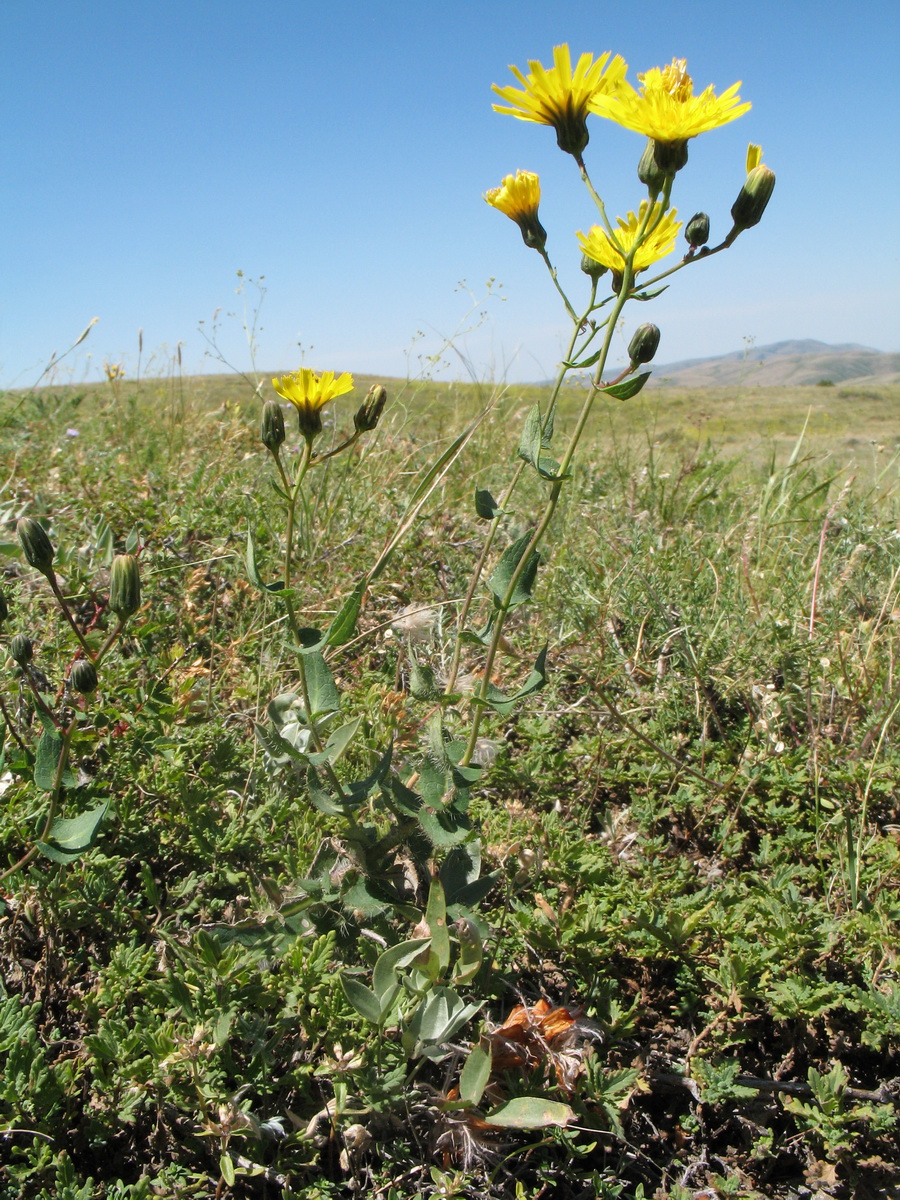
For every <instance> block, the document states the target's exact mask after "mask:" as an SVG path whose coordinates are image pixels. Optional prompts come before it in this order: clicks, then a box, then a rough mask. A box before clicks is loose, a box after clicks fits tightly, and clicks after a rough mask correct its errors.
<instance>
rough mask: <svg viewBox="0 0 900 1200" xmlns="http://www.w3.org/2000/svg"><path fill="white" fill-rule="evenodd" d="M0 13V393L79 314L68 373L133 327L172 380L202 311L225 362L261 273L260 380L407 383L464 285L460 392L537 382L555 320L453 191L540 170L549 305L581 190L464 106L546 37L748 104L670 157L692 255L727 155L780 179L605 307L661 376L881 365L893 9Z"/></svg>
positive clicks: (729, 166) (533, 7)
mask: <svg viewBox="0 0 900 1200" xmlns="http://www.w3.org/2000/svg"><path fill="white" fill-rule="evenodd" d="M3 24H4V38H3V42H4V46H3V69H2V72H0V92H2V97H0V101H2V112H3V114H4V120H3V126H4V131H3V143H4V151H3V174H2V182H0V229H2V235H0V278H2V283H0V382H2V383H3V384H5V385H8V386H27V385H29V384H30V383H32V382H33V379H34V378H35V377H36V376H37V375H38V374H39V372H40V371H41V368H42V367H43V365H44V363H45V362H46V361H47V359H48V357H49V355H50V353H51V352H52V351H54V350H56V351H58V352H61V351H62V350H63V349H65V347H66V346H68V345H69V344H70V343H71V342H72V341H74V339H75V338H76V337H77V336H78V334H79V333H80V331H81V330H82V329H83V328H84V326H85V325H86V324H87V322H88V321H89V320H90V319H91V318H92V317H95V316H96V317H99V318H100V320H99V323H98V324H97V325H96V327H95V328H94V329H93V331H92V333H91V335H90V337H89V339H88V340H87V341H86V342H85V343H84V345H83V346H82V347H81V348H80V351H79V355H80V357H79V355H76V356H74V373H75V378H80V377H82V376H83V375H85V373H87V372H91V371H93V372H96V371H97V370H98V369H99V367H100V366H101V364H102V361H103V359H104V358H108V359H110V360H112V361H118V360H122V361H123V362H124V364H125V366H126V368H127V369H128V371H129V372H132V371H133V370H134V368H135V366H136V360H137V338H138V330H139V329H143V331H144V333H143V337H144V358H145V360H146V359H147V358H148V357H149V356H151V355H153V354H155V356H156V357H155V362H154V363H153V364H152V365H151V370H152V369H163V368H164V366H165V364H166V362H167V361H169V359H170V357H171V355H172V354H173V353H174V351H175V347H176V345H177V344H178V343H183V361H184V366H185V369H186V370H188V371H203V370H212V369H215V367H214V365H213V364H211V363H210V360H208V359H205V358H204V343H203V340H202V338H201V337H200V335H199V333H198V323H199V322H200V321H205V322H206V323H207V325H206V327H207V328H209V325H210V322H211V319H212V316H213V313H214V312H215V310H217V309H221V310H222V317H223V321H224V324H223V330H222V344H223V347H224V348H225V350H226V352H227V353H228V355H229V356H230V357H232V358H233V359H234V360H235V361H236V362H237V365H239V366H241V367H246V365H247V355H246V351H245V350H244V349H243V348H242V344H241V335H240V331H239V328H238V323H237V322H235V321H232V320H230V319H228V318H227V316H226V314H227V313H228V312H231V311H233V310H234V307H235V304H236V303H237V299H236V297H235V294H234V289H235V285H236V275H235V273H236V271H237V270H238V269H241V270H243V271H244V272H245V273H246V275H248V276H250V277H255V276H258V275H264V276H265V281H266V287H267V289H268V294H267V296H266V300H265V304H264V306H263V310H262V321H261V323H262V327H263V328H262V333H261V335H260V339H259V342H260V348H259V356H258V361H259V366H260V367H261V368H262V369H263V370H272V371H274V370H287V369H291V368H295V367H296V366H298V365H299V364H300V362H301V357H304V358H305V362H306V365H308V366H313V367H315V368H317V369H320V370H323V369H334V370H356V371H365V372H374V373H381V374H385V375H403V374H405V373H406V371H407V368H408V367H409V369H410V371H411V372H412V373H415V372H416V371H417V370H418V366H419V364H418V355H420V354H423V353H425V354H427V353H430V352H432V351H434V350H435V349H437V348H438V346H439V345H440V337H439V335H441V334H452V333H453V331H454V329H455V328H456V327H457V325H458V324H459V323H460V322H461V321H463V320H464V318H465V314H466V312H467V311H468V309H469V306H470V297H469V295H468V293H467V290H468V291H469V292H471V293H472V295H473V296H474V297H475V299H476V300H477V301H480V300H481V299H482V298H483V297H484V295H485V281H486V280H488V279H489V278H493V279H495V280H496V281H497V284H502V290H501V291H500V293H499V294H500V295H502V296H505V297H506V299H505V300H504V301H500V300H492V301H489V302H488V303H487V305H486V311H487V314H488V315H487V318H486V320H485V322H484V323H483V324H482V326H481V327H480V328H479V329H478V330H477V331H475V332H472V333H469V334H468V335H466V336H464V337H462V338H461V339H460V341H459V348H460V350H461V352H462V353H463V354H464V355H465V356H467V357H468V359H469V361H470V362H471V363H472V364H473V367H474V369H475V370H476V372H477V373H478V374H479V375H481V376H492V377H494V378H504V377H505V378H507V379H510V380H521V379H536V378H544V377H546V376H548V375H550V374H551V372H552V371H553V368H554V364H555V363H556V361H557V359H558V358H559V357H560V349H561V344H562V338H563V336H564V334H565V332H566V319H565V315H564V313H563V312H562V311H561V308H560V305H559V302H558V300H557V298H556V295H555V292H554V291H553V289H552V286H551V285H550V282H549V279H548V278H547V274H546V270H545V268H544V267H543V264H542V263H541V260H540V258H539V257H538V255H536V254H535V253H534V252H532V251H528V250H526V248H525V246H524V245H523V244H522V242H521V239H520V237H519V234H518V231H517V229H516V228H515V226H514V225H513V224H512V222H510V221H508V220H507V219H506V218H505V217H503V216H502V215H501V214H499V213H497V212H495V211H494V210H493V209H491V208H489V207H488V205H486V204H485V203H484V201H483V200H482V193H483V192H484V191H485V190H486V189H487V188H489V187H493V186H496V185H497V184H499V183H500V180H501V178H502V176H503V175H505V174H507V173H508V172H511V171H514V170H515V169H516V168H517V167H522V168H525V169H529V170H533V171H537V172H538V173H539V174H540V175H541V180H542V186H543V200H542V205H541V214H542V219H543V222H544V225H545V226H546V227H547V229H548V231H549V233H550V241H549V243H548V249H549V251H550V253H551V256H552V258H553V259H554V261H555V262H556V263H557V265H558V267H559V271H560V277H561V278H562V279H563V280H564V282H566V283H567V284H570V285H571V286H572V289H573V291H575V290H576V289H577V288H578V287H579V286H580V282H579V281H580V278H581V277H580V274H579V272H578V270H577V265H578V261H579V258H580V253H579V250H578V246H577V243H576V241H575V238H574V232H575V230H577V229H587V228H588V227H589V225H590V224H591V223H592V221H593V220H594V213H593V210H592V206H591V202H590V200H589V198H588V197H587V195H586V194H585V193H584V191H583V189H582V185H581V183H580V181H579V179H578V176H577V171H576V169H575V167H574V163H573V162H572V160H571V159H570V158H569V157H568V156H567V155H564V154H562V153H561V152H560V151H559V150H558V149H557V148H556V144H555V139H554V135H553V132H552V130H550V129H548V128H545V127H542V126H538V125H532V124H529V123H526V122H522V121H516V120H514V119H513V118H511V117H506V116H501V115H498V114H496V113H494V112H492V110H491V100H492V94H491V91H490V85H491V83H492V82H497V83H500V84H506V83H511V82H513V80H512V77H511V76H510V74H509V71H508V64H510V63H516V64H518V65H519V66H520V67H522V68H523V69H525V70H527V60H528V59H530V58H536V59H540V60H541V61H543V62H545V63H549V62H550V61H552V48H553V46H554V45H555V44H557V43H559V42H562V41H568V42H569V44H570V46H571V49H572V52H573V57H574V56H576V55H577V54H579V53H580V52H581V51H583V50H590V51H591V52H593V53H595V54H599V53H601V52H602V51H604V50H613V51H616V52H619V53H621V54H623V55H624V57H625V58H626V60H627V61H628V64H629V69H630V78H631V79H632V81H633V82H636V80H635V75H636V73H637V72H638V71H643V70H645V69H647V68H648V67H650V66H655V65H664V64H665V63H666V62H668V61H670V60H671V58H672V57H673V56H678V57H685V58H687V60H688V69H689V70H690V72H691V74H692V75H693V77H694V81H695V86H696V87H697V89H698V90H699V89H700V88H702V87H704V86H706V85H707V84H708V83H713V84H715V86H716V89H717V90H718V91H721V90H723V89H724V88H726V87H727V86H729V85H730V84H731V83H733V82H735V81H736V80H738V79H740V80H742V81H743V84H742V88H741V95H742V97H743V98H744V99H747V100H750V101H752V103H753V109H752V110H751V112H750V113H748V114H747V115H746V116H744V117H742V118H741V119H740V120H738V121H736V122H733V123H732V124H731V125H729V126H726V127H725V128H723V129H719V130H715V131H713V132H711V133H708V134H705V135H703V136H702V137H700V138H698V139H697V140H695V141H693V142H691V144H690V147H691V148H690V162H689V164H688V166H687V168H686V169H685V170H684V171H683V172H681V174H680V175H679V176H678V179H677V182H676V188H675V192H674V195H673V202H674V203H675V204H676V205H677V207H678V209H679V212H680V214H681V215H682V216H684V217H690V216H691V215H692V214H693V213H694V212H695V211H696V210H697V209H704V210H706V211H707V212H709V213H710V215H711V216H712V218H713V238H717V237H719V238H720V237H721V236H723V235H724V233H725V232H726V231H727V228H728V226H729V224H730V221H729V218H728V210H729V208H730V206H731V203H732V201H733V199H734V196H735V195H736V193H737V190H738V188H739V186H740V183H741V181H742V178H743V162H744V156H745V152H746V146H747V142H748V141H754V142H759V143H761V144H762V146H763V149H764V153H765V161H766V163H767V164H768V165H769V166H770V167H772V169H773V170H775V171H776V173H777V176H778V184H777V187H776V190H775V194H774V197H773V200H772V203H771V205H770V207H769V210H768V212H767V213H766V216H765V218H764V220H763V222H762V224H761V225H760V226H759V227H757V228H756V229H755V230H751V231H749V232H748V233H746V234H744V235H743V236H742V237H741V238H740V239H739V240H738V242H737V244H736V245H735V247H734V248H733V249H732V250H730V251H728V252H727V253H725V254H722V255H719V256H718V257H717V258H716V259H713V260H711V261H710V262H709V263H707V264H702V265H700V266H697V267H696V268H691V269H690V270H688V271H685V272H683V273H681V274H680V275H678V276H677V277H676V278H675V281H674V283H673V286H672V287H671V289H670V290H669V292H668V293H666V295H665V296H664V297H662V298H661V299H660V300H658V301H656V302H654V303H653V304H648V305H644V306H640V307H638V306H631V308H630V309H629V310H627V312H628V317H627V323H628V327H629V328H630V327H632V326H633V325H634V324H636V323H638V322H639V321H641V320H648V319H653V320H654V321H655V322H656V323H657V324H658V325H659V326H660V327H661V329H662V339H663V340H662V345H661V348H660V352H659V356H658V357H659V361H660V362H672V361H675V360H678V359H682V358H688V357H696V356H705V355H713V354H720V353H727V352H729V351H733V350H739V349H741V346H742V344H743V339H747V338H752V339H754V340H755V342H756V344H757V345H764V344H766V343H769V342H774V341H779V340H783V339H787V338H795V337H797V338H805V337H812V338H819V339H821V340H823V341H827V342H843V341H852V342H861V343H863V344H866V345H871V346H874V347H876V348H878V349H882V350H898V349H900V335H898V329H900V320H898V314H900V304H898V298H900V292H898V283H897V279H898V268H900V263H898V257H900V256H898V228H900V222H898V211H897V209H898V191H900V189H898V183H900V170H898V162H900V155H898V152H897V149H896V136H897V129H898V127H900V122H898V115H900V83H898V80H900V72H898V70H897V57H898V50H900V3H898V0H880V2H873V0H857V2H855V3H854V4H852V5H847V4H846V3H837V2H835V0H821V2H819V3H814V2H812V0H809V2H807V0H754V2H752V3H751V2H749V0H742V2H740V3H735V2H733V0H717V2H715V3H713V2H707V0H682V2H680V3H678V4H673V3H671V2H667V3H662V2H660V0H644V2H643V3H638V2H636V3H633V4H627V5H626V4H610V3H603V2H602V0H589V2H586V3H581V2H580V0H578V2H575V0H573V2H566V0H557V2H555V3H552V4H551V3H547V2H546V0H540V2H537V0H518V2H516V3H512V2H508V0H494V2H493V3H490V4H486V3H485V2H484V0H456V2H455V3H453V4H449V5H440V6H438V5H435V4H432V3H428V2H427V0H424V2H423V0H419V2H418V3H407V2H405V0H401V2H393V3H392V2H387V3H385V2H382V3H372V2H371V0H370V2H369V3H367V4H361V3H358V2H357V0H350V2H348V3H343V4H329V3H323V2H322V0H318V2H310V0H293V2H288V0H256V2H254V3H249V2H247V0H244V2H243V3H241V2H238V0H146V2H144V3H135V2H132V0H92V2H91V3H89V4H88V3H84V4H81V3H79V4H74V3H71V0H42V2H40V3H38V2H32V0H11V2H10V3H8V4H7V5H5V6H4V20H3ZM591 130H592V135H591V144H590V146H589V147H588V150H587V152H586V158H587V161H588V165H589V168H590V170H591V172H592V175H593V177H594V180H595V182H596V184H597V185H598V188H599V190H601V192H602V193H603V195H604V197H605V199H606V200H607V205H608V208H609V210H610V211H611V213H613V214H623V215H624V213H625V212H626V211H627V210H628V209H630V208H635V207H636V206H637V204H638V203H639V201H640V199H641V196H642V194H643V188H642V187H641V185H640V184H639V183H638V181H637V179H636V177H635V174H634V170H635V166H636V163H637V160H638V158H639V156H640V153H641V150H642V148H643V143H642V139H641V138H640V137H639V136H638V135H636V134H632V133H629V132H627V131H625V130H622V129H619V128H618V127H617V126H614V125H613V124H611V123H610V122H608V121H601V120H600V119H594V121H593V124H592V125H591ZM672 261H674V259H673V260H672ZM460 281H465V285H466V289H467V290H466V289H464V290H462V291H461V290H459V283H460ZM496 290H497V285H496V284H495V291H496ZM417 331H421V332H422V333H423V334H424V337H421V338H417ZM627 332H628V330H627V329H626V331H625V333H626V335H627ZM626 340H627V337H626ZM298 343H301V344H302V346H303V347H304V350H303V351H302V352H301V350H300V349H299V348H298ZM310 347H311V348H312V349H310ZM88 355H90V358H88V357H87V356H88ZM454 362H455V363H456V365H455V366H454V367H453V368H452V371H453V372H455V373H461V371H462V368H461V367H460V366H459V365H458V360H456V359H454Z"/></svg>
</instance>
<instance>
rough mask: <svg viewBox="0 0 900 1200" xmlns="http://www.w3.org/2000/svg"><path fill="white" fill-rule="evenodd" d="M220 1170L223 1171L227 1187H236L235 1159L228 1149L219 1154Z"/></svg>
mask: <svg viewBox="0 0 900 1200" xmlns="http://www.w3.org/2000/svg"><path fill="white" fill-rule="evenodd" d="M219 1170H220V1171H221V1173H222V1178H223V1179H224V1180H225V1186H226V1187H234V1180H235V1174H234V1159H233V1158H232V1157H231V1155H230V1154H229V1153H228V1152H227V1150H226V1151H225V1152H224V1153H223V1154H220V1155H219Z"/></svg>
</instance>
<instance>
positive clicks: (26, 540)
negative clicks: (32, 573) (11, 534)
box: [16, 517, 54, 576]
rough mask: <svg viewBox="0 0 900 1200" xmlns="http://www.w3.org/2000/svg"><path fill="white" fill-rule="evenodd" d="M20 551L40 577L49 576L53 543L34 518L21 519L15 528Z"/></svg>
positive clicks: (51, 568)
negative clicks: (20, 546)
mask: <svg viewBox="0 0 900 1200" xmlns="http://www.w3.org/2000/svg"><path fill="white" fill-rule="evenodd" d="M16 532H17V533H18V535H19V541H20V542H21V543H22V550H23V552H24V554H25V557H26V558H27V560H28V562H29V563H30V564H31V566H32V567H34V569H35V570H36V571H40V572H41V574H42V575H47V576H49V575H50V573H51V572H52V570H53V555H54V550H53V543H52V542H51V541H50V539H49V538H48V537H47V531H46V530H45V529H44V527H43V525H41V524H40V522H39V521H35V519H34V517H22V519H21V520H20V521H19V523H18V525H17V526H16Z"/></svg>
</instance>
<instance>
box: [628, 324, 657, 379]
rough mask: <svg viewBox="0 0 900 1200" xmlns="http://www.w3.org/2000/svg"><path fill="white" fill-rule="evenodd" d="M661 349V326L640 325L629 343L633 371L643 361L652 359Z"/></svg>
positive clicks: (646, 361)
mask: <svg viewBox="0 0 900 1200" xmlns="http://www.w3.org/2000/svg"><path fill="white" fill-rule="evenodd" d="M658 349H659V328H658V327H657V326H656V325H650V324H645V325H638V327H637V329H636V330H635V331H634V337H633V338H632V339H631V341H630V342H629V344H628V357H629V359H630V360H631V369H632V371H633V370H634V369H635V367H639V366H640V365H641V363H648V362H650V361H651V360H652V358H653V356H654V355H655V354H656V351H657V350H658Z"/></svg>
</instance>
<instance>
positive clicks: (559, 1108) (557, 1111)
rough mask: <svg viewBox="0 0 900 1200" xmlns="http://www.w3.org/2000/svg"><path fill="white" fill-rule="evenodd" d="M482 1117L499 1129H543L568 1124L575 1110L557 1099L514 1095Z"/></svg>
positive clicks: (573, 1116)
mask: <svg viewBox="0 0 900 1200" xmlns="http://www.w3.org/2000/svg"><path fill="white" fill-rule="evenodd" d="M484 1119H485V1121H487V1123H488V1124H489V1125H497V1126H499V1128H501V1129H543V1128H545V1127H546V1126H547V1125H568V1123H569V1122H570V1121H573V1120H574V1119H575V1112H574V1110H573V1109H571V1108H570V1107H569V1105H568V1104H563V1103H561V1101H559V1100H545V1099H544V1098H543V1097H542V1096H516V1097H515V1099H514V1100H507V1102H506V1103H505V1104H501V1105H500V1107H499V1108H495V1109H494V1110H493V1112H489V1113H488V1114H487V1116H486V1117H485V1118H484Z"/></svg>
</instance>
